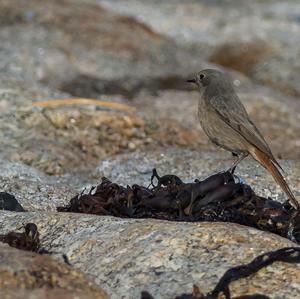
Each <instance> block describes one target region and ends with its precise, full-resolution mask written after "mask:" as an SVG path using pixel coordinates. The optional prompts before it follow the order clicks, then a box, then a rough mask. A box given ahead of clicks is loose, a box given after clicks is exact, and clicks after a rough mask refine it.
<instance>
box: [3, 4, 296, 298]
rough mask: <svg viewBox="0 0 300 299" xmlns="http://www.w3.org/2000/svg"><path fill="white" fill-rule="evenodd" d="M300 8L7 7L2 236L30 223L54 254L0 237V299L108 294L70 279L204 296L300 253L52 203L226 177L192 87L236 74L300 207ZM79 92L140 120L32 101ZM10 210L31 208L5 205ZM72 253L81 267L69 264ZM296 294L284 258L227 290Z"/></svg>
mask: <svg viewBox="0 0 300 299" xmlns="http://www.w3.org/2000/svg"><path fill="white" fill-rule="evenodd" d="M298 7H299V3H298V2H297V1H285V2H284V3H281V2H279V1H267V0H264V1H251V2H246V1H244V2H241V1H236V0H230V1H201V2H199V1H187V2H186V3H184V4H183V3H182V1H177V0H176V1H161V2H159V1H143V0H129V1H126V2H124V1H119V0H115V1H106V0H99V1H96V0H84V1H79V0H72V1H71V0H64V1H58V0H55V1H38V0H30V1H18V0H12V1H11V0H2V1H1V3H0V25H1V26H0V27H1V28H0V39H1V44H0V108H1V115H0V139H1V147H0V170H1V171H0V192H1V194H0V209H1V211H0V234H1V235H2V234H5V233H8V232H10V231H13V230H16V231H22V230H20V228H21V227H23V226H24V224H25V223H28V222H34V223H36V224H37V226H38V229H39V232H40V241H41V245H42V247H43V248H45V249H47V250H50V251H53V252H56V253H55V254H53V255H51V256H44V255H43V256H39V255H36V254H33V253H32V254H31V253H30V254H28V253H25V252H23V251H20V250H17V249H12V248H11V247H8V246H7V245H3V244H2V243H0V246H1V252H2V253H3V254H2V255H1V261H0V268H1V269H3V271H2V270H1V271H0V272H1V277H0V285H1V287H0V297H1V298H2V297H3V298H5V296H6V295H7V296H11V297H14V298H37V297H39V298H40V297H45V296H48V297H49V298H54V297H57V298H60V297H62V296H64V297H65V298H66V296H67V295H69V297H70V298H75V295H77V297H79V298H106V297H105V295H104V294H103V292H102V291H101V290H99V289H98V287H95V285H94V284H93V283H90V281H89V280H88V279H87V278H85V277H84V275H83V274H82V273H80V274H78V273H79V272H77V270H75V269H80V270H82V271H83V272H84V273H85V275H86V276H87V277H89V278H91V279H93V280H95V282H96V285H97V286H99V287H101V288H103V289H105V290H106V291H107V293H108V295H109V296H110V297H111V298H120V297H122V298H139V297H140V294H141V292H142V291H144V290H145V291H149V293H150V294H151V295H153V296H154V298H173V297H175V296H178V295H180V294H183V293H187V294H189V293H191V291H192V286H193V284H197V285H198V286H199V288H200V290H201V291H202V292H203V293H207V292H209V291H211V290H212V289H213V287H214V286H215V284H216V283H217V281H218V280H219V278H220V277H221V276H222V275H223V274H224V272H225V271H226V270H228V269H229V268H230V267H232V266H236V265H241V264H245V263H247V262H250V261H251V260H252V259H253V258H255V257H256V256H258V255H259V254H261V253H263V252H267V251H270V250H274V249H278V248H282V247H284V246H295V243H292V242H290V241H288V240H287V239H283V238H281V237H279V236H276V235H273V234H270V233H267V232H262V231H259V230H256V229H253V228H249V227H243V226H240V225H237V224H230V223H206V222H203V223H183V222H180V223H178V222H166V221H161V220H149V219H140V220H133V219H118V218H114V217H110V216H105V217H100V216H92V215H84V214H82V215H79V214H70V213H58V212H56V208H57V207H58V206H65V205H67V204H68V203H69V201H70V199H71V198H72V197H74V196H75V195H76V194H78V193H80V192H81V191H82V190H83V189H84V188H86V190H89V189H90V187H91V186H92V185H97V184H99V183H100V181H101V178H102V176H106V177H108V178H109V179H110V180H111V181H113V182H116V183H118V184H123V185H125V186H126V185H127V184H141V185H148V184H149V178H150V176H151V173H152V169H153V168H154V167H156V168H157V170H158V172H159V173H161V174H176V175H179V176H180V178H181V179H182V180H184V181H185V182H191V181H193V180H194V179H196V178H198V179H200V180H203V179H204V178H206V177H208V176H210V175H212V174H214V173H218V172H220V171H223V170H226V169H228V168H229V166H230V164H231V156H230V154H228V153H224V152H222V151H220V150H219V149H216V148H215V147H214V146H213V145H212V144H211V143H209V142H208V139H207V137H206V136H205V135H204V133H203V132H202V131H201V129H200V126H199V123H198V120H197V101H198V92H197V91H195V90H194V89H193V88H192V87H191V86H189V85H187V84H186V82H185V80H186V79H187V78H188V77H189V76H190V74H191V73H193V72H196V71H199V70H200V69H202V68H206V67H213V68H219V69H222V70H223V71H226V72H228V74H229V75H230V76H232V80H233V82H234V85H235V88H236V90H237V92H238V94H239V96H240V98H241V100H242V101H243V103H244V104H245V106H246V108H247V110H248V111H249V114H250V116H251V117H252V119H253V120H254V121H255V123H256V124H257V126H258V127H259V128H260V129H261V131H262V133H263V135H264V136H265V138H266V140H267V141H268V142H269V144H270V147H271V148H272V149H273V152H274V155H275V157H276V158H278V159H283V160H280V163H281V164H282V166H283V168H284V169H285V171H286V177H287V180H288V182H289V184H290V186H291V189H292V190H293V191H294V193H295V195H296V198H299V196H300V179H299V178H300V172H299V169H300V165H299V163H300V162H299V161H300V160H299V159H300V125H299V124H300V106H299V95H300V89H299V86H300V85H299V82H300V80H299V61H300V60H299V47H298V44H299V42H300V40H299V36H300V35H299V32H300V22H299V14H298ZM73 97H83V98H91V97H92V98H95V99H100V100H104V101H112V102H119V103H123V104H127V105H129V106H131V107H135V108H136V111H135V112H131V113H128V112H125V111H117V110H115V109H107V108H103V107H96V106H84V105H77V106H75V105H74V106H66V107H64V106H61V107H46V108H37V107H34V102H36V101H44V100H48V99H68V98H73ZM237 175H238V176H239V177H240V178H241V179H242V180H244V181H245V183H246V184H249V185H250V186H251V187H252V188H253V189H254V191H255V192H256V193H257V194H258V195H260V196H263V197H268V196H271V197H272V198H273V199H275V200H278V201H280V202H281V203H282V202H284V201H285V200H286V198H285V196H284V195H283V194H282V192H281V190H280V188H279V187H278V186H277V185H276V183H275V182H274V181H273V179H272V178H271V176H270V175H269V174H268V173H266V172H265V170H264V169H263V168H262V167H261V166H259V165H258V164H257V163H256V162H254V161H253V160H251V159H250V158H249V159H246V160H245V161H243V163H242V164H240V165H239V167H238V169H237ZM3 196H4V197H3ZM15 200H16V201H17V202H16V201H15ZM7 202H9V203H10V206H9V208H10V209H15V210H18V209H19V210H21V208H20V207H19V206H18V203H19V204H20V205H21V206H22V207H23V209H24V210H26V211H28V212H25V213H23V212H20V211H18V212H8V211H2V209H6V208H7ZM12 206H13V207H12ZM62 254H66V255H67V257H68V258H69V259H70V262H71V265H72V268H70V267H69V266H67V265H64V264H63V263H60V262H61V255H62ZM55 258H57V259H58V260H59V261H60V262H58V261H56V260H55ZM18 261H19V262H18ZM29 265H30V267H32V266H34V267H35V268H34V271H35V274H33V272H32V271H31V270H30V267H29ZM41 269H42V270H41ZM50 272H53V273H54V274H53V276H51V277H50V276H49V275H48V274H45V273H50ZM12 273H17V276H14V277H12ZM56 274H57V276H58V277H59V279H58V278H57V277H56ZM262 281H263V282H265V281H267V282H268V283H262ZM17 285H18V286H19V285H22V288H20V289H16V286H17ZM49 285H51V288H48V287H49ZM299 288H300V287H299V265H293V264H284V263H275V264H273V265H272V266H270V267H268V268H266V269H263V270H261V271H259V272H258V273H257V274H255V275H254V276H253V277H250V278H246V279H244V280H240V281H236V282H234V283H233V284H232V291H233V296H239V295H244V294H255V293H260V294H265V295H268V296H270V298H295V297H296V296H297V294H299ZM97 296H98V297H97ZM101 296H102V297H101Z"/></svg>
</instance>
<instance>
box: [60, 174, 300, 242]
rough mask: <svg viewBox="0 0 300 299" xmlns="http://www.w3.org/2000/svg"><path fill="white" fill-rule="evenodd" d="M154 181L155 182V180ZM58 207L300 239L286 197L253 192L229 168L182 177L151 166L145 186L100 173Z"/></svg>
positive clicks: (298, 219) (299, 221)
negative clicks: (234, 226) (226, 225)
mask: <svg viewBox="0 0 300 299" xmlns="http://www.w3.org/2000/svg"><path fill="white" fill-rule="evenodd" d="M154 181H155V182H154ZM57 210H58V211H60V212H77V213H89V214H96V215H112V216H117V217H132V218H158V219H166V220H176V221H223V222H234V223H239V224H243V225H248V226H252V227H255V228H258V229H261V230H265V231H269V232H272V233H276V234H278V235H281V236H283V237H286V238H289V239H290V240H292V241H294V242H297V243H299V242H300V214H299V211H296V210H295V209H294V208H293V207H292V206H291V205H290V204H289V203H288V202H285V203H284V204H282V203H279V202H278V201H275V200H272V199H271V198H263V197H260V196H257V195H256V194H255V193H254V191H253V190H252V189H251V187H250V186H248V185H246V184H243V183H241V182H240V180H239V179H238V178H237V177H236V176H234V175H233V174H232V173H230V172H223V173H218V174H214V175H212V176H210V177H208V178H207V179H205V180H203V181H199V180H195V181H194V182H193V183H184V182H183V181H182V180H181V179H180V178H179V177H178V176H176V175H164V176H159V175H158V174H157V171H156V170H155V169H154V170H153V174H152V177H151V180H150V185H149V187H144V186H139V185H132V186H126V187H124V186H120V185H118V184H115V183H112V182H111V181H109V180H108V179H107V178H103V179H102V182H101V184H99V185H98V186H96V187H93V188H92V189H91V190H90V191H89V192H88V193H81V194H79V195H76V196H75V197H74V198H72V199H71V200H70V204H69V205H67V206H65V207H58V209H57Z"/></svg>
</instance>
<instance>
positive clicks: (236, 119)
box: [188, 69, 299, 208]
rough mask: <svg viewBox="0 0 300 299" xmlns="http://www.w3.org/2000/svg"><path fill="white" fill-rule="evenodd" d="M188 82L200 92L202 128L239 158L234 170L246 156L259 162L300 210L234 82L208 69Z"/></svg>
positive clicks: (199, 113) (220, 73) (216, 71)
mask: <svg viewBox="0 0 300 299" xmlns="http://www.w3.org/2000/svg"><path fill="white" fill-rule="evenodd" d="M188 82H192V83H195V84H196V85H197V86H198V88H199V91H200V99H199V106H198V115H199V120H200V124H201V126H202V128H203V130H204V132H205V133H206V135H207V136H208V137H209V139H210V140H211V141H212V142H213V143H214V144H216V145H218V146H220V147H222V148H224V149H225V150H228V151H230V152H232V153H233V154H235V155H237V156H239V158H238V159H237V161H236V162H235V163H234V165H233V167H232V169H233V170H234V168H235V166H236V165H237V164H238V163H239V162H240V161H241V160H242V159H243V158H245V157H246V156H247V155H249V154H251V155H252V157H253V158H254V159H256V160H257V161H259V162H260V163H261V164H262V165H263V166H264V167H265V168H266V169H267V170H269V172H270V173H271V174H272V175H273V177H274V179H275V180H276V181H277V182H278V183H279V184H280V186H281V187H282V189H283V190H284V192H285V193H286V194H287V195H288V196H289V198H290V200H291V202H292V203H293V204H294V205H295V206H296V207H297V208H299V204H298V202H297V201H296V199H295V197H294V195H293V193H292V192H291V190H290V188H289V187H288V185H287V183H286V182H285V180H284V178H283V176H282V175H281V173H280V171H279V169H282V168H281V167H280V165H279V163H278V162H277V161H276V159H275V158H274V155H273V154H272V152H271V150H270V148H269V146H268V144H267V142H266V141H265V139H264V137H263V136H262V134H261V133H260V132H259V130H258V129H257V127H256V126H255V124H254V123H253V122H252V121H251V119H250V117H249V115H248V113H247V111H246V109H245V108H244V106H243V104H242V102H241V101H240V99H239V97H238V96H237V94H236V93H235V91H234V88H233V84H232V82H231V79H230V78H229V77H228V76H227V75H226V74H224V73H222V72H220V71H218V70H213V69H206V70H203V71H201V72H199V73H197V74H196V75H195V76H194V78H192V79H191V80H188Z"/></svg>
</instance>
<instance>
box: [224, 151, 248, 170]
mask: <svg viewBox="0 0 300 299" xmlns="http://www.w3.org/2000/svg"><path fill="white" fill-rule="evenodd" d="M232 155H233V156H235V157H237V159H236V160H235V161H234V162H233V164H232V166H231V167H230V168H229V169H228V171H229V172H231V173H232V174H233V173H234V171H235V168H236V167H237V165H238V164H239V163H240V162H241V161H242V160H244V159H245V158H246V157H247V156H248V155H249V154H248V153H242V154H241V155H240V156H239V155H238V154H236V153H232Z"/></svg>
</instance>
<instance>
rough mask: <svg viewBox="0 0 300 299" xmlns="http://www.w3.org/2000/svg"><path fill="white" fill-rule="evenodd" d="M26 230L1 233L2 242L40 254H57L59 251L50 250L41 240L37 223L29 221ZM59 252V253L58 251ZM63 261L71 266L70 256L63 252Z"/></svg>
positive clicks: (25, 226)
mask: <svg viewBox="0 0 300 299" xmlns="http://www.w3.org/2000/svg"><path fill="white" fill-rule="evenodd" d="M23 228H24V232H23V233H20V232H15V231H11V232H9V233H7V234H5V235H0V242H2V243H7V244H8V245H9V246H11V247H14V248H17V249H21V250H25V251H32V252H36V253H39V254H50V255H51V254H55V253H57V252H53V251H52V252H50V251H48V250H47V249H45V248H43V247H42V245H41V241H40V233H39V231H38V228H37V225H36V224H35V223H27V224H26V225H23ZM57 254H59V253H57ZM61 257H62V259H63V261H64V262H65V263H66V264H67V265H69V266H71V264H70V262H69V259H68V257H67V256H66V255H65V254H62V256H61Z"/></svg>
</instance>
